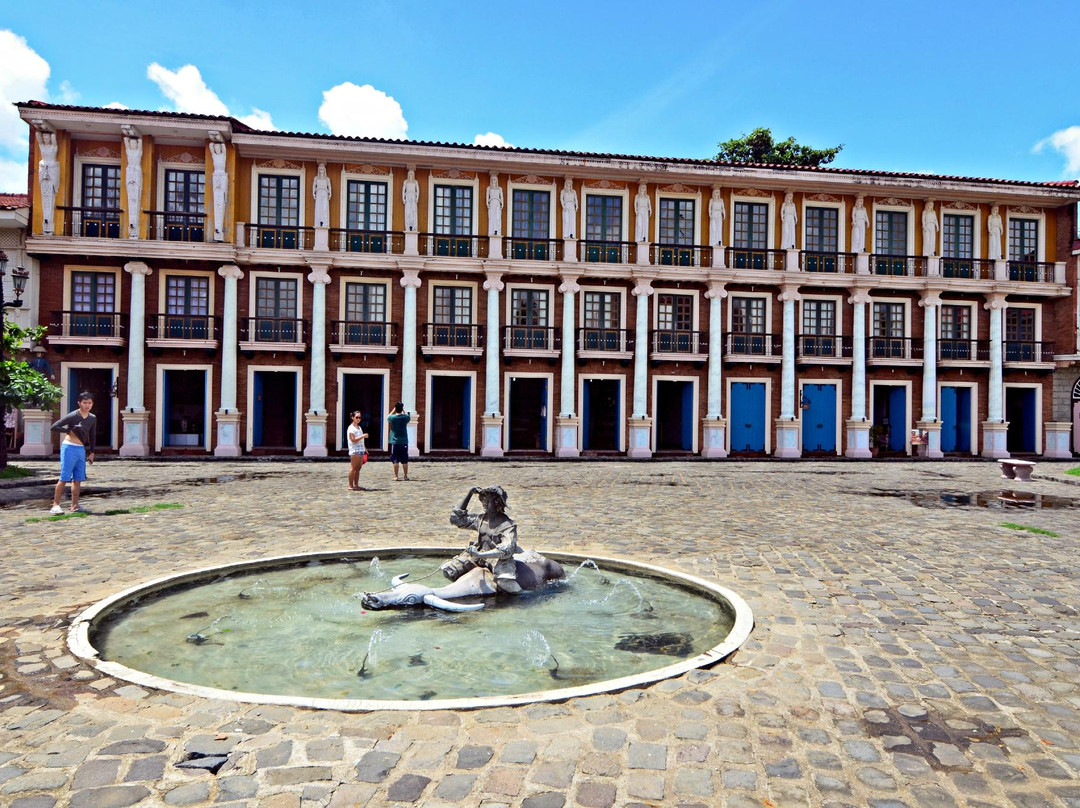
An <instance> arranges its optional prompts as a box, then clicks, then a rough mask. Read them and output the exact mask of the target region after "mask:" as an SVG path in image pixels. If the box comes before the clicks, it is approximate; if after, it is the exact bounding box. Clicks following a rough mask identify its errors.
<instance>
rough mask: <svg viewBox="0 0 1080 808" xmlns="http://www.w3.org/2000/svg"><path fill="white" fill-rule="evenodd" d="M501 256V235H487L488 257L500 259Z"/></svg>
mask: <svg viewBox="0 0 1080 808" xmlns="http://www.w3.org/2000/svg"><path fill="white" fill-rule="evenodd" d="M502 257H503V252H502V236H488V258H494V259H496V260H501V259H502Z"/></svg>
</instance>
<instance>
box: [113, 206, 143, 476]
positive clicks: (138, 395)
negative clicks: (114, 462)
mask: <svg viewBox="0 0 1080 808" xmlns="http://www.w3.org/2000/svg"><path fill="white" fill-rule="evenodd" d="M137 222H138V219H137V218H136V226H137ZM124 271H125V272H127V273H129V274H130V275H131V302H130V304H129V308H128V346H127V347H128V361H127V407H126V408H125V409H124V410H122V412H121V420H122V422H123V426H124V435H123V442H122V443H121V445H120V455H121V456H122V457H146V456H147V455H148V454H150V435H149V423H150V414H149V413H148V412H147V411H146V409H145V405H144V402H143V379H144V375H145V372H146V365H145V348H146V276H147V275H149V274H150V272H151V270H150V267H148V266H147V265H146V264H144V263H143V262H142V261H129V262H128V263H126V264H124Z"/></svg>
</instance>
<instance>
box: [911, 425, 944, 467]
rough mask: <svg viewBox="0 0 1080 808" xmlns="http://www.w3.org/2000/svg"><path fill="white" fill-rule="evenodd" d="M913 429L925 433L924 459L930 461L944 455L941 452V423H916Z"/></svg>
mask: <svg viewBox="0 0 1080 808" xmlns="http://www.w3.org/2000/svg"><path fill="white" fill-rule="evenodd" d="M915 427H916V428H917V429H919V430H921V431H923V432H925V433H926V446H925V447H924V448H925V449H926V455H925V456H926V457H929V458H930V459H932V460H936V459H938V458H942V457H944V456H945V453H944V452H942V451H941V421H916V422H915Z"/></svg>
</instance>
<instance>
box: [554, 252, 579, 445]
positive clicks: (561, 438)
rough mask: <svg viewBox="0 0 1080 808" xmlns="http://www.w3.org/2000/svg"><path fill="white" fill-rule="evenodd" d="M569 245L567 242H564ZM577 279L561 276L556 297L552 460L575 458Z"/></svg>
mask: <svg viewBox="0 0 1080 808" xmlns="http://www.w3.org/2000/svg"><path fill="white" fill-rule="evenodd" d="M568 243H569V242H568ZM579 277H580V275H577V274H572V273H563V275H562V283H561V284H559V293H560V294H561V295H562V296H563V311H562V365H561V374H560V376H559V415H558V417H557V418H556V419H555V456H556V457H578V456H579V455H580V454H581V451H580V450H579V449H578V427H579V426H580V425H581V422H580V419H579V418H578V417H577V415H576V414H575V409H576V408H575V404H574V402H575V401H576V399H577V397H576V392H577V391H576V386H577V380H576V378H575V374H574V359H575V354H576V345H575V343H574V324H575V323H576V322H577V320H576V315H577V309H576V308H575V306H574V295H575V293H576V292H577V291H578V290H579V289H580V288H581V287H579V286H578V283H577V280H578V278H579Z"/></svg>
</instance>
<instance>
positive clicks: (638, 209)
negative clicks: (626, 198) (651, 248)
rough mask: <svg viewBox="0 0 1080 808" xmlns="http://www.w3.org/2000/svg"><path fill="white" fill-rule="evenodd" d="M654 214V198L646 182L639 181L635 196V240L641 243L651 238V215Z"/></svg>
mask: <svg viewBox="0 0 1080 808" xmlns="http://www.w3.org/2000/svg"><path fill="white" fill-rule="evenodd" d="M650 216H652V200H651V199H649V192H648V189H647V187H646V185H645V183H644V182H639V183H638V187H637V196H635V197H634V241H636V242H638V243H639V244H640V243H642V242H644V241H648V240H649V217H650Z"/></svg>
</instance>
